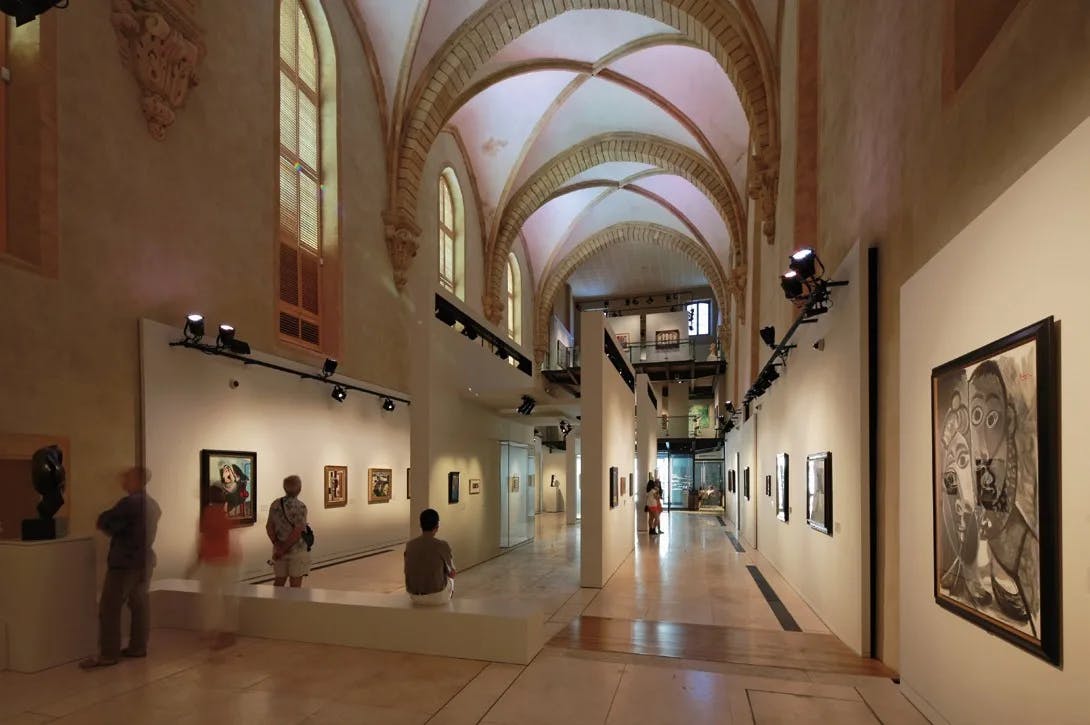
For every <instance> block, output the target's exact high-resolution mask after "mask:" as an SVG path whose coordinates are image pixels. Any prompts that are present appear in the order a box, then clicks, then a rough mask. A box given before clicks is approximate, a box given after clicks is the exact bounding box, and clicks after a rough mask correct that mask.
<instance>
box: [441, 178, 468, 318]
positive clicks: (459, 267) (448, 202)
mask: <svg viewBox="0 0 1090 725" xmlns="http://www.w3.org/2000/svg"><path fill="white" fill-rule="evenodd" d="M464 272H465V207H464V206H463V204H462V189H461V187H460V186H459V184H458V177H457V176H456V175H455V174H454V169H452V168H450V167H449V166H448V167H446V168H445V169H443V172H442V173H441V174H440V175H439V284H440V285H441V286H442V287H443V288H444V289H446V290H447V291H448V292H450V293H451V294H453V295H455V296H456V297H457V298H458V299H460V300H463V301H464V300H465V274H464Z"/></svg>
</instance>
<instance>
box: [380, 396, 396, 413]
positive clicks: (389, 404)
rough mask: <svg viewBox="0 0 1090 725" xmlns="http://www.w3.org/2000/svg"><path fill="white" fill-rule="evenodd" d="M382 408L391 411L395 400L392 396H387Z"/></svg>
mask: <svg viewBox="0 0 1090 725" xmlns="http://www.w3.org/2000/svg"><path fill="white" fill-rule="evenodd" d="M382 409H383V410H385V411H387V412H389V411H391V410H393V409H394V401H393V400H391V399H390V398H386V399H385V400H383V401H382Z"/></svg>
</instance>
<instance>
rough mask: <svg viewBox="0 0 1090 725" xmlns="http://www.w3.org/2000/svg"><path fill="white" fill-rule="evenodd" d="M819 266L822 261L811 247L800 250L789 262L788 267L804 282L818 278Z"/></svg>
mask: <svg viewBox="0 0 1090 725" xmlns="http://www.w3.org/2000/svg"><path fill="white" fill-rule="evenodd" d="M819 264H821V260H819V259H818V256H817V255H816V254H815V253H814V250H813V249H810V248H809V247H807V248H805V249H800V250H799V251H797V252H795V253H794V254H792V255H791V256H790V257H789V258H788V260H787V265H788V266H789V267H790V268H791V270H792V271H794V272H795V273H797V274H798V275H799V276H800V277H802V279H803V280H811V279H813V278H814V277H815V276H817V266H818V265H819ZM823 271H824V270H823Z"/></svg>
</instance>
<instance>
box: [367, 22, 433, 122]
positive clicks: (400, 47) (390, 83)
mask: <svg viewBox="0 0 1090 725" xmlns="http://www.w3.org/2000/svg"><path fill="white" fill-rule="evenodd" d="M424 1H425V0H397V2H396V3H391V2H390V1H389V0H355V3H356V5H357V7H359V10H360V13H361V14H362V15H363V20H364V22H365V23H367V34H368V36H369V38H370V40H371V44H372V47H373V48H374V49H375V56H376V57H377V58H378V65H379V69H380V70H381V72H382V85H383V86H384V87H385V90H386V104H387V105H386V107H387V109H389V108H391V107H392V106H393V99H394V94H395V93H396V92H397V81H398V78H399V76H400V75H401V61H402V59H403V58H404V57H405V47H406V46H407V45H408V43H409V34H410V33H411V32H412V28H413V18H414V17H415V16H416V10H417V8H418V7H419V6H420V4H421V3H422V2H424Z"/></svg>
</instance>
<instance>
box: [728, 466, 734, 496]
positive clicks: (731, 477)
mask: <svg viewBox="0 0 1090 725" xmlns="http://www.w3.org/2000/svg"><path fill="white" fill-rule="evenodd" d="M727 493H734V471H727Z"/></svg>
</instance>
